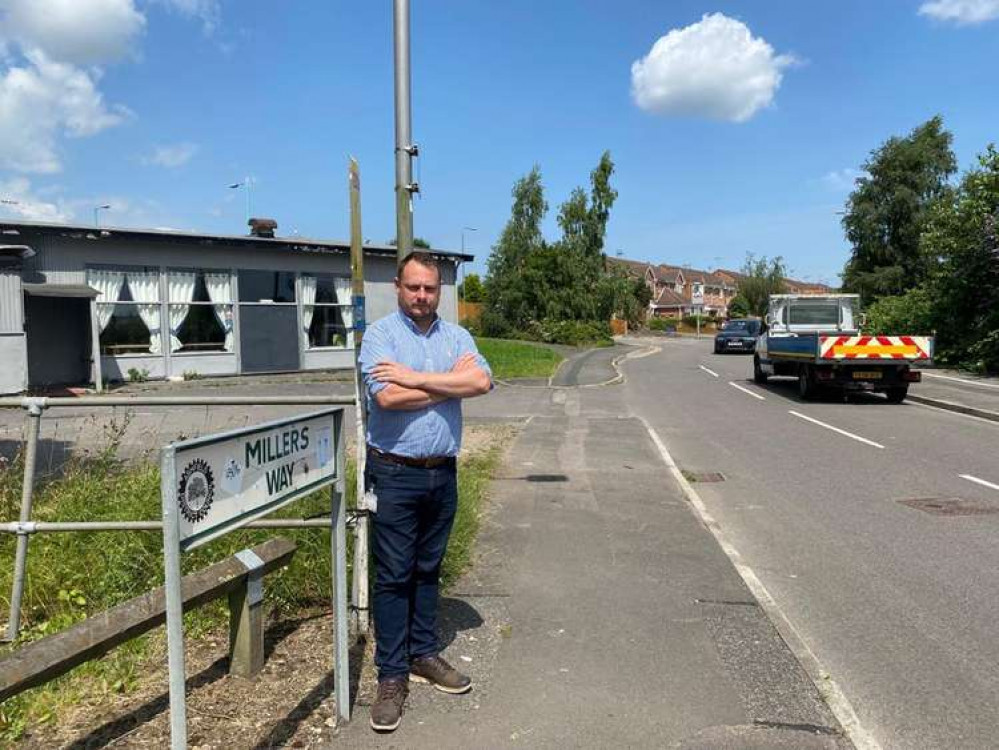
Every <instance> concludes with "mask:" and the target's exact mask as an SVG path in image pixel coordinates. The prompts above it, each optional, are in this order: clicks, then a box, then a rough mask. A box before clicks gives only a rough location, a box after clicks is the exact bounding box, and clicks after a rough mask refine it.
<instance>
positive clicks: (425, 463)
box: [368, 448, 454, 469]
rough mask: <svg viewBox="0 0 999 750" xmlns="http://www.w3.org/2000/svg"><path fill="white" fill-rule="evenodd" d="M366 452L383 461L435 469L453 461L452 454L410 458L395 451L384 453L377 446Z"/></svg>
mask: <svg viewBox="0 0 999 750" xmlns="http://www.w3.org/2000/svg"><path fill="white" fill-rule="evenodd" d="M368 452H369V453H372V454H374V455H375V456H377V457H378V458H380V459H382V460H383V461H388V462H389V463H393V464H401V465H402V466H415V467H416V468H419V469H436V468H437V467H438V466H443V465H444V464H446V463H447V462H448V461H453V460H454V456H430V457H429V458H412V457H411V456H399V455H396V454H395V453H386V452H385V451H380V450H378V449H377V448H368Z"/></svg>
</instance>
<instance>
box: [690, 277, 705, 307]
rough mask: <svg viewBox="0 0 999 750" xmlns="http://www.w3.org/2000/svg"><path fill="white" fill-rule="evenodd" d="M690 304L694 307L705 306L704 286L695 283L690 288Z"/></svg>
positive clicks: (697, 282)
mask: <svg viewBox="0 0 999 750" xmlns="http://www.w3.org/2000/svg"><path fill="white" fill-rule="evenodd" d="M690 303H691V304H692V305H703V304H704V284H702V283H701V282H699V281H695V282H694V283H693V284H692V285H691V288H690Z"/></svg>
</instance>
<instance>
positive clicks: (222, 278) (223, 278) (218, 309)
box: [205, 271, 233, 352]
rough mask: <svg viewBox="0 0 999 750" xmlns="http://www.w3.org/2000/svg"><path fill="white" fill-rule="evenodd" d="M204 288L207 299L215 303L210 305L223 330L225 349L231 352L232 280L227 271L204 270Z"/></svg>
mask: <svg viewBox="0 0 999 750" xmlns="http://www.w3.org/2000/svg"><path fill="white" fill-rule="evenodd" d="M205 288H206V289H207V290H208V299H210V300H211V301H212V302H214V303H215V304H214V305H212V309H213V310H214V311H215V318H216V319H217V320H218V322H219V324H220V325H221V326H222V328H223V329H224V330H225V350H226V351H227V352H231V351H232V344H233V340H232V339H233V334H232V282H231V280H230V278H229V274H228V272H225V271H223V272H221V273H208V272H205Z"/></svg>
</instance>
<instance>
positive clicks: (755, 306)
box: [736, 253, 787, 318]
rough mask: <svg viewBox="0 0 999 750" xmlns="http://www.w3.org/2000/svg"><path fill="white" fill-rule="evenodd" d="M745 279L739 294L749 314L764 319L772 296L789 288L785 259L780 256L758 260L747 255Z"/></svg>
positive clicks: (744, 271) (743, 272) (744, 268)
mask: <svg viewBox="0 0 999 750" xmlns="http://www.w3.org/2000/svg"><path fill="white" fill-rule="evenodd" d="M742 274H743V276H744V277H745V278H743V279H741V280H740V281H739V293H738V295H737V297H736V299H738V298H739V297H742V299H743V300H745V303H746V306H747V308H748V314H750V315H755V316H757V317H760V318H762V317H763V316H764V315H766V314H767V306H768V305H769V301H770V295H771V294H784V293H785V292H786V291H787V286H786V284H785V283H784V278H785V276H786V275H787V274H786V272H785V270H784V259H783V258H781V257H780V256H779V255H778V256H777V257H776V258H773V259H768V258H767V257H766V256H763V257H760V258H757V257H756V256H754V255H753V254H752V253H747V255H746V262H745V263H744V264H743V266H742Z"/></svg>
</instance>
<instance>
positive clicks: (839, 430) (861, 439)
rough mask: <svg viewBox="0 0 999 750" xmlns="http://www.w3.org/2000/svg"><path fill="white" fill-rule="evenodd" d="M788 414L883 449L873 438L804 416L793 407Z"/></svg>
mask: <svg viewBox="0 0 999 750" xmlns="http://www.w3.org/2000/svg"><path fill="white" fill-rule="evenodd" d="M788 414H793V415H794V416H796V417H798V418H799V419H804V420H805V421H806V422H811V423H812V424H817V425H818V426H819V427H825V428H826V429H827V430H832V431H833V432H838V433H839V434H840V435H845V436H846V437H848V438H852V439H854V440H857V441H858V442H861V443H866V444H867V445H872V446H874V447H875V448H881V449H884V446H883V445H881V443H875V442H874V441H873V440H868V439H867V438H865V437H860V435H854V434H853V433H852V432H847V431H846V430H841V429H840V428H839V427H833V426H832V425H831V424H826V423H825V422H820V421H819V420H817V419H812V418H811V417H806V416H805V415H804V414H802V413H800V412H796V411H794V410H793V409H791V410H789V411H788Z"/></svg>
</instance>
